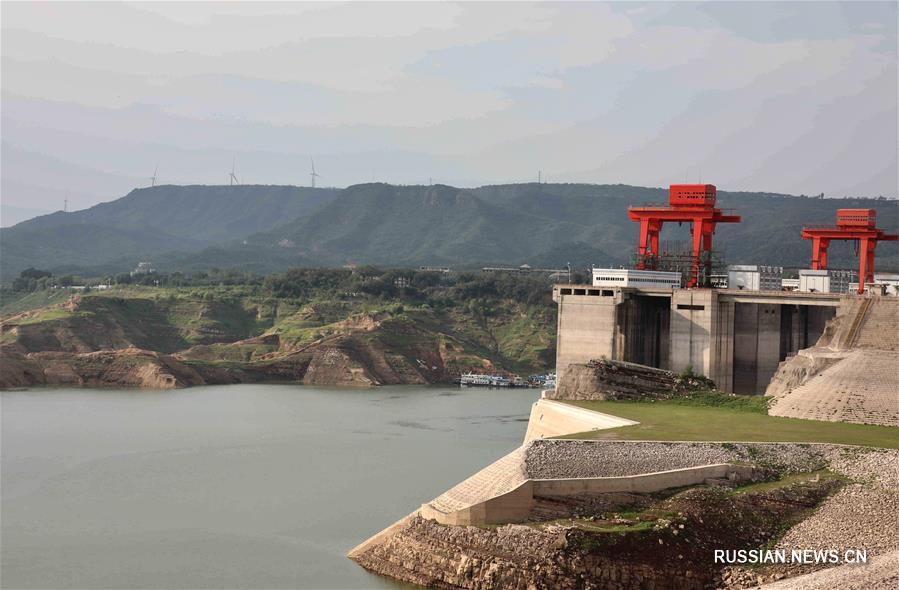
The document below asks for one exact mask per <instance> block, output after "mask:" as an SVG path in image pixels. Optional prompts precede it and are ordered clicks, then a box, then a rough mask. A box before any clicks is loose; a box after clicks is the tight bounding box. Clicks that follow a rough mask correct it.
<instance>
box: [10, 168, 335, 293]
mask: <svg viewBox="0 0 899 590" xmlns="http://www.w3.org/2000/svg"><path fill="white" fill-rule="evenodd" d="M336 193H337V190H336V189H313V188H301V187H294V186H261V185H241V186H200V185H197V186H172V185H163V186H157V187H152V188H143V189H135V190H133V191H131V192H130V193H128V194H127V195H126V196H124V197H122V198H120V199H117V200H115V201H110V202H108V203H101V204H99V205H95V206H94V207H91V208H89V209H84V210H82V211H75V212H71V213H64V212H62V211H57V212H56V213H52V214H50V215H43V216H41V217H36V218H34V219H30V220H28V221H24V222H22V223H19V224H17V225H15V226H13V227H11V228H4V229H2V230H0V247H2V249H3V268H2V274H3V279H4V280H8V278H9V277H11V276H14V275H15V274H17V273H18V272H19V271H21V270H22V269H24V268H27V267H29V266H34V267H39V268H54V269H61V268H66V267H73V268H78V267H98V266H101V267H102V266H103V265H109V266H111V270H127V269H129V268H131V267H133V264H134V262H135V261H136V260H138V259H140V258H143V257H147V256H153V255H157V254H159V253H162V252H169V251H173V250H178V251H185V252H190V251H196V250H200V249H202V248H205V247H208V246H211V245H213V244H217V243H221V242H225V241H229V240H235V239H242V238H244V237H246V236H249V235H251V234H255V233H258V232H262V231H267V230H270V229H271V228H273V227H275V226H276V225H278V224H279V223H284V222H286V221H289V220H291V219H294V218H297V217H299V216H301V215H303V214H305V213H307V212H308V211H311V210H313V209H315V208H316V207H318V206H320V205H322V204H323V203H326V202H328V201H330V200H331V199H333V198H334V196H335V195H336ZM109 263H113V264H112V265H110V264H109Z"/></svg>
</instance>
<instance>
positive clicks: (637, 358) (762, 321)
mask: <svg viewBox="0 0 899 590" xmlns="http://www.w3.org/2000/svg"><path fill="white" fill-rule="evenodd" d="M843 297H844V296H843V295H840V294H836V293H802V292H795V291H789V292H785V291H743V290H736V289H643V288H636V287H596V286H592V285H564V284H563V285H555V286H554V287H553V300H554V301H555V302H556V304H557V305H558V309H559V321H558V327H557V330H558V333H557V338H558V339H557V352H556V372H557V373H558V380H559V381H560V382H561V380H562V379H563V378H564V373H565V371H566V369H567V367H568V365H569V364H572V363H586V362H589V361H591V360H595V359H601V358H606V359H610V360H616V361H627V362H632V363H638V364H642V365H648V366H651V367H656V368H660V369H667V370H671V371H675V372H680V371H684V370H686V369H687V368H688V367H692V369H693V371H694V372H696V373H701V374H703V375H705V376H706V377H708V378H709V379H711V380H713V381H714V382H715V384H716V385H717V386H718V388H719V389H721V390H723V391H728V392H732V393H744V394H761V393H764V392H765V388H766V387H767V385H768V383H769V382H770V381H771V378H772V377H773V376H774V374H775V372H776V371H777V369H778V365H779V364H780V363H781V362H782V361H784V360H785V359H787V358H788V357H790V356H793V355H795V354H796V353H797V352H798V351H799V350H801V349H803V348H808V347H810V346H814V344H815V343H816V342H817V341H818V339H819V337H820V336H821V334H822V333H824V329H825V327H826V325H827V322H828V321H829V320H830V319H832V318H833V317H834V315H835V313H836V309H837V308H838V307H839V305H840V300H841V298H843Z"/></svg>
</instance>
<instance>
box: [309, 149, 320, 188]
mask: <svg viewBox="0 0 899 590" xmlns="http://www.w3.org/2000/svg"><path fill="white" fill-rule="evenodd" d="M309 162H310V163H311V164H312V172H310V173H309V178H310V179H311V180H312V188H315V179H316V177H318V176H321V174H318V173H316V171H315V160H313V159H312V158H311V157H310V158H309Z"/></svg>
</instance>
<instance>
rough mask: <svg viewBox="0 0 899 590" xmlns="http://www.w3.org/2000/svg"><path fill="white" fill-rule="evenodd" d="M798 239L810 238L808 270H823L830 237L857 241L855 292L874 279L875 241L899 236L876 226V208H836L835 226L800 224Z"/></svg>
mask: <svg viewBox="0 0 899 590" xmlns="http://www.w3.org/2000/svg"><path fill="white" fill-rule="evenodd" d="M802 239H804V240H811V241H812V269H813V270H827V248H828V246H830V241H831V240H858V293H859V295H861V294H862V293H864V292H865V283H873V282H874V249H875V248H877V242H880V241H883V242H895V241H897V240H899V235H896V234H888V233H886V232H884V231H883V230H882V229H878V228H877V210H876V209H837V225H836V227H833V226H830V227H812V226H808V227H804V228H802Z"/></svg>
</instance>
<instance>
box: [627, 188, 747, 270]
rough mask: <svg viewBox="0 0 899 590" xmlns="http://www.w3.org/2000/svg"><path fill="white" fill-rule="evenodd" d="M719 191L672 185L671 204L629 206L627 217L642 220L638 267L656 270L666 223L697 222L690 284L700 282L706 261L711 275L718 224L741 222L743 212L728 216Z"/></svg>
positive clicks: (669, 200) (632, 219)
mask: <svg viewBox="0 0 899 590" xmlns="http://www.w3.org/2000/svg"><path fill="white" fill-rule="evenodd" d="M716 196H717V191H716V188H715V185H714V184H672V185H671V186H670V187H669V189H668V206H667V207H666V206H664V205H646V206H638V207H628V210H627V216H628V217H629V218H630V220H631V221H636V222H639V223H640V243H639V246H638V251H639V254H640V257H639V259H638V261H637V268H638V269H655V268H656V267H657V264H658V258H659V234H660V233H661V231H662V226H663V225H664V224H665V223H666V222H684V221H686V222H689V223H692V224H693V229H692V240H691V242H692V248H691V257H692V262H691V268H690V279H689V280H688V281H687V287H696V286H697V284H698V283H699V268H700V265H701V264H706V265H707V266H708V267H709V268H707V269H706V276H709V274H710V267H711V252H712V236H713V235H714V234H715V226H716V224H718V223H738V222H739V221H740V219H741V218H740V216H739V215H725V214H723V213H722V211H721V209H716V208H715V199H716Z"/></svg>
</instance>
